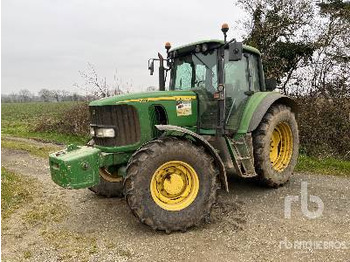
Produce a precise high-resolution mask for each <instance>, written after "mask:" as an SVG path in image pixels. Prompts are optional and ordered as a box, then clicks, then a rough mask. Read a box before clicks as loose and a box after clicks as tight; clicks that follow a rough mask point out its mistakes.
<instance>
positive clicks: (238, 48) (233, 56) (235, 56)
mask: <svg viewBox="0 0 350 262" xmlns="http://www.w3.org/2000/svg"><path fill="white" fill-rule="evenodd" d="M228 51H229V56H228V60H229V61H239V60H242V55H243V43H242V42H236V41H234V42H232V43H230V44H229V46H228Z"/></svg>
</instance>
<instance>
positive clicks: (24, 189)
mask: <svg viewBox="0 0 350 262" xmlns="http://www.w3.org/2000/svg"><path fill="white" fill-rule="evenodd" d="M32 185H33V181H32V180H31V179H27V178H26V179H24V178H23V177H21V176H19V175H17V174H15V173H12V172H9V171H8V170H6V169H5V168H3V167H1V218H2V219H6V218H7V217H9V216H10V214H11V213H12V212H13V211H14V210H15V209H17V208H18V207H19V206H20V205H21V204H23V203H24V202H26V203H28V202H31V201H32V200H33V198H32V192H31V190H32V188H33V186H32Z"/></svg>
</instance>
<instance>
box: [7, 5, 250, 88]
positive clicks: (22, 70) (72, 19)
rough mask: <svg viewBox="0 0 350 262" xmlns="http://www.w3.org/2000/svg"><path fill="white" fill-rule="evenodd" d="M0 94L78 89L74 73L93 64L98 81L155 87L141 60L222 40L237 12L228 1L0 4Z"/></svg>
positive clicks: (237, 33)
mask: <svg viewBox="0 0 350 262" xmlns="http://www.w3.org/2000/svg"><path fill="white" fill-rule="evenodd" d="M1 4H2V14H1V15H2V18H1V19H2V21H1V22H2V25H1V36H2V42H1V44H2V46H1V48H2V50H1V51H2V57H1V63H2V80H1V84H2V87H1V92H2V93H3V94H9V93H12V92H18V91H19V90H20V89H29V90H30V91H31V92H33V93H36V92H38V91H39V90H40V89H42V88H47V89H65V90H70V91H74V92H76V91H78V90H77V89H76V88H75V87H73V84H74V83H82V82H83V81H82V79H81V78H80V75H79V70H84V69H85V68H86V67H87V63H88V62H90V63H91V64H93V65H94V66H95V68H96V70H97V72H98V74H99V75H100V76H104V77H106V78H107V81H108V82H112V81H113V74H114V72H115V70H116V69H117V75H118V77H119V78H121V79H122V80H123V82H132V84H133V86H134V88H135V91H138V90H142V88H143V89H145V88H146V87H147V86H150V85H155V86H157V76H150V75H149V72H148V70H147V60H148V58H150V57H156V54H157V52H158V51H161V52H163V53H165V49H164V43H165V42H166V41H169V42H171V44H172V46H173V47H175V46H177V45H182V44H186V43H189V42H193V41H197V40H202V39H213V38H219V39H222V33H221V31H220V27H221V24H222V23H224V22H227V23H229V25H230V31H229V38H231V37H234V36H236V37H237V38H238V39H241V33H240V31H239V30H235V28H236V27H237V23H238V20H239V19H241V18H242V17H243V13H242V11H241V10H240V9H239V8H238V7H236V6H235V4H234V0H221V1H216V2H215V1H214V2H213V1H207V0H205V1H204V0H201V1H200V0H195V1H191V0H187V1H183V0H178V1H171V2H170V1H164V0H155V1H141V0H139V1H135V0H134V1H131V0H130V1H120V0H30V1H28V0H2V1H1Z"/></svg>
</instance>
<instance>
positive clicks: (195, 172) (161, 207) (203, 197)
mask: <svg viewBox="0 0 350 262" xmlns="http://www.w3.org/2000/svg"><path fill="white" fill-rule="evenodd" d="M217 175H218V171H217V170H216V168H215V166H214V162H213V158H212V157H211V156H210V155H208V154H207V153H206V152H205V151H204V149H203V148H202V147H198V146H196V145H194V144H193V143H191V142H189V141H187V140H181V139H177V138H173V137H168V138H161V139H157V140H154V141H151V142H149V143H148V144H146V145H145V146H143V147H142V148H141V149H139V150H138V151H137V152H136V153H135V154H134V155H133V156H132V158H131V159H130V162H129V164H128V166H127V177H126V179H125V186H124V189H125V196H126V200H127V203H128V205H129V207H130V208H131V210H132V212H133V213H134V215H135V216H136V217H137V218H139V219H140V221H141V222H142V223H145V224H147V225H148V226H151V227H152V228H153V229H158V230H164V231H166V232H171V231H177V230H181V231H186V230H187V228H189V227H191V226H193V225H199V224H200V223H201V222H203V221H204V220H205V219H207V218H209V215H210V210H211V207H212V205H213V203H214V202H215V200H216V191H217V189H218V187H219V184H218V177H217Z"/></svg>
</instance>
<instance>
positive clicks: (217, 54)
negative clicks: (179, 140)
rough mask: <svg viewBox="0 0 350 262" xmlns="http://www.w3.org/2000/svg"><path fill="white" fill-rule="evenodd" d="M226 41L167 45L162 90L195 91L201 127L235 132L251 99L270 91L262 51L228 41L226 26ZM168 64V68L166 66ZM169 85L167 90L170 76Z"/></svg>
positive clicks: (160, 79)
mask: <svg viewBox="0 0 350 262" xmlns="http://www.w3.org/2000/svg"><path fill="white" fill-rule="evenodd" d="M222 31H223V32H224V35H225V40H204V41H199V42H195V43H191V44H188V45H184V46H180V47H176V48H173V49H171V46H170V43H166V45H165V48H166V49H167V59H164V58H163V57H162V56H161V55H160V54H158V56H159V59H151V60H150V61H149V65H150V66H149V67H150V69H151V71H152V73H153V69H152V68H153V67H154V60H159V61H160V68H159V76H160V78H159V81H160V83H159V86H160V90H169V91H184V90H188V91H193V92H195V93H196V94H197V97H198V116H199V119H198V120H199V121H198V127H199V128H203V129H216V130H217V132H218V133H220V134H222V133H224V129H225V130H226V132H230V133H235V132H236V131H237V130H238V128H239V123H240V121H241V116H242V114H243V110H244V108H245V105H246V103H247V101H248V99H249V98H250V97H251V96H252V95H253V94H254V93H256V92H263V91H266V89H269V91H271V90H273V89H275V87H276V86H275V85H269V86H268V87H267V88H266V85H265V79H264V73H263V68H262V62H261V56H260V52H259V51H258V50H257V49H255V48H253V47H251V46H247V45H243V44H242V43H240V42H237V41H236V40H235V39H232V40H230V41H226V33H227V31H228V26H227V24H224V25H223V27H222ZM164 61H166V62H167V68H165V67H164ZM168 74H169V76H170V79H169V86H168V87H167V88H166V87H165V82H166V80H167V76H168Z"/></svg>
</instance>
